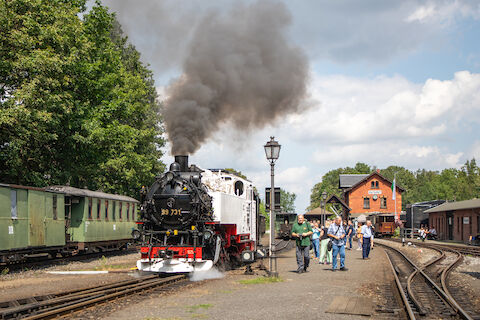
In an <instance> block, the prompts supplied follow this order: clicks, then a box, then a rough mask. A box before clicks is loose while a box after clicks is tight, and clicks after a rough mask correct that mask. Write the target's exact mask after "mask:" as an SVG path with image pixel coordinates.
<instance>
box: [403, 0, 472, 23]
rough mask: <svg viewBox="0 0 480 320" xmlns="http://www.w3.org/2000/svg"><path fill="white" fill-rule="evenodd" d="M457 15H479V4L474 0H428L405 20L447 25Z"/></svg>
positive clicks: (464, 16)
mask: <svg viewBox="0 0 480 320" xmlns="http://www.w3.org/2000/svg"><path fill="white" fill-rule="evenodd" d="M457 17H460V18H466V17H472V18H474V19H478V18H479V17H480V6H479V4H478V3H476V2H475V1H460V0H448V1H429V2H428V3H426V4H424V5H420V6H418V7H417V8H415V9H414V11H413V12H412V13H411V14H410V15H409V16H408V17H407V18H406V19H405V21H406V22H420V23H435V24H437V25H442V24H443V25H449V24H451V23H452V22H453V21H454V20H455V19H456V18H457Z"/></svg>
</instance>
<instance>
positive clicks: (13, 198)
mask: <svg viewBox="0 0 480 320" xmlns="http://www.w3.org/2000/svg"><path fill="white" fill-rule="evenodd" d="M10 214H11V215H12V219H18V212H17V190H10Z"/></svg>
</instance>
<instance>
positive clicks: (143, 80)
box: [0, 0, 164, 196]
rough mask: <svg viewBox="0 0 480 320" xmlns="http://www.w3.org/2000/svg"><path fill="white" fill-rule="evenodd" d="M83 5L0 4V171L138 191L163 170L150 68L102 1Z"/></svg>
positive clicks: (8, 178) (57, 1) (23, 180)
mask: <svg viewBox="0 0 480 320" xmlns="http://www.w3.org/2000/svg"><path fill="white" fill-rule="evenodd" d="M84 10H85V1H61V0H51V1H45V0H12V1H2V2H0V23H1V25H2V32H0V53H1V56H2V59H1V61H0V103H1V112H0V175H1V176H2V180H3V181H5V182H11V183H18V184H29V185H35V186H44V185H49V184H67V183H69V184H70V185H72V186H77V187H88V188H90V189H93V190H97V189H102V190H104V191H107V192H117V193H126V194H129V195H132V196H136V195H137V194H138V189H139V187H141V185H142V184H150V183H152V182H153V179H154V176H155V175H156V174H158V172H160V171H163V169H164V166H163V164H162V163H161V162H160V161H159V158H160V157H161V152H160V151H159V150H160V147H161V146H162V145H163V143H164V142H163V140H162V139H161V138H160V137H161V134H162V128H161V118H160V113H159V111H160V106H159V104H158V102H157V100H156V91H155V86H154V83H153V78H152V74H151V72H150V71H149V70H148V69H147V68H146V67H145V66H144V65H143V64H142V63H141V62H140V60H139V53H138V52H137V51H136V50H135V48H134V47H133V46H131V45H129V44H128V43H127V38H126V37H124V36H123V34H122V32H121V28H120V26H119V24H118V22H116V20H115V17H114V15H113V14H110V13H109V12H108V10H107V8H106V7H103V6H102V5H100V4H99V3H97V4H96V5H95V6H94V7H93V8H92V9H91V11H90V12H88V13H85V12H84ZM81 13H85V14H84V15H83V17H82V18H81Z"/></svg>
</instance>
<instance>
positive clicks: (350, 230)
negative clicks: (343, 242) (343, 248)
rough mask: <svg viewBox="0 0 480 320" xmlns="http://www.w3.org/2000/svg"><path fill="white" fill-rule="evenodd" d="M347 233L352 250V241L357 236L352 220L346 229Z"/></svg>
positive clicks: (349, 246) (349, 248)
mask: <svg viewBox="0 0 480 320" xmlns="http://www.w3.org/2000/svg"><path fill="white" fill-rule="evenodd" d="M345 232H346V233H347V240H348V247H347V249H348V250H352V239H353V236H354V235H355V228H354V227H353V223H352V220H348V224H347V228H346V229H345Z"/></svg>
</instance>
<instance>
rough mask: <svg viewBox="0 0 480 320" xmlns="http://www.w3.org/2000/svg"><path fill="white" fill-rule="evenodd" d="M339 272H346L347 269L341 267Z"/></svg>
mask: <svg viewBox="0 0 480 320" xmlns="http://www.w3.org/2000/svg"><path fill="white" fill-rule="evenodd" d="M340 271H348V269H347V268H345V267H343V268H340Z"/></svg>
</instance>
